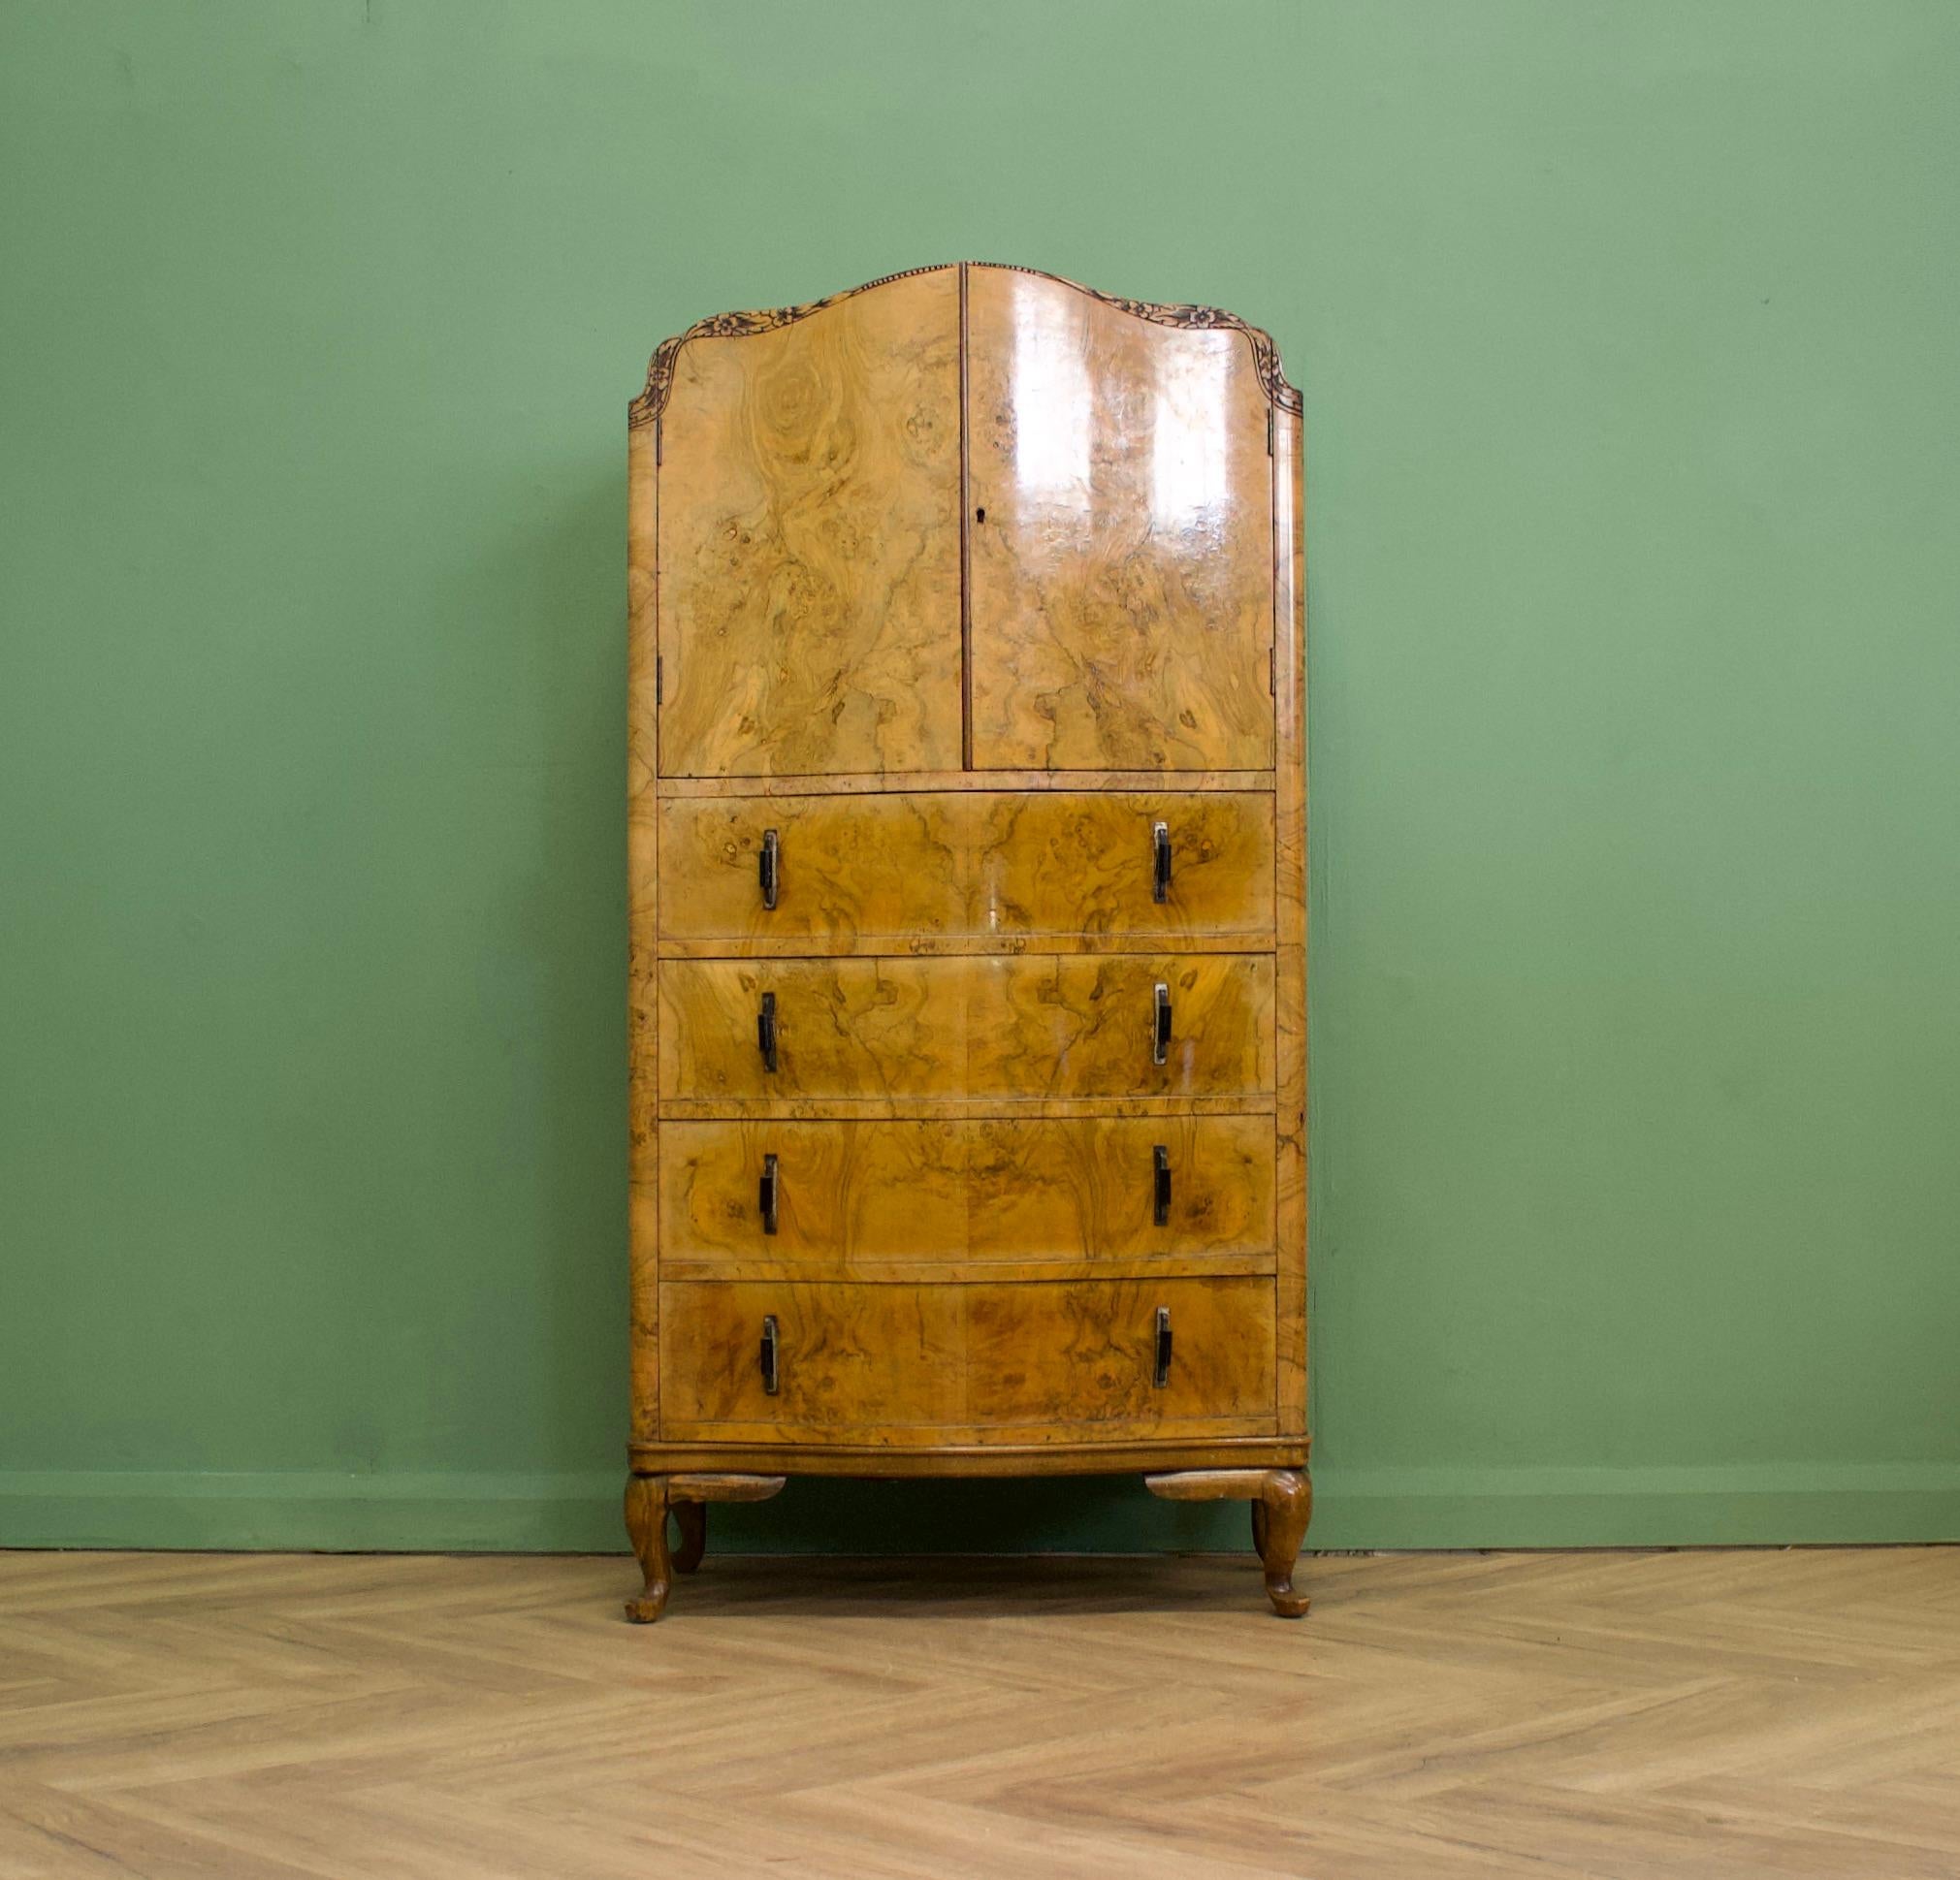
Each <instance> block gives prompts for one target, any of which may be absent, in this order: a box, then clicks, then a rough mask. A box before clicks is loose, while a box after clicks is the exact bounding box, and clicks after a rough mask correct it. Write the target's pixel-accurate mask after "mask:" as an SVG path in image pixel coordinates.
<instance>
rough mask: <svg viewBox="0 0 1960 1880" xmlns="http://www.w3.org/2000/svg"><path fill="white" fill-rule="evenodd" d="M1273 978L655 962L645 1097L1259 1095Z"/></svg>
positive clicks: (1235, 966) (864, 963)
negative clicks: (652, 1086) (650, 1086)
mask: <svg viewBox="0 0 1960 1880" xmlns="http://www.w3.org/2000/svg"><path fill="white" fill-rule="evenodd" d="M1272 974H1273V967H1272V959H1271V957H1270V955H1260V954H1242V953H1200V954H1186V955H1183V956H1181V957H1177V956H1163V955H1148V954H1130V953H1125V954H1101V955H1061V956H1040V957H1036V956H1019V957H1015V958H1012V959H992V958H980V957H970V958H958V959H938V960H915V959H887V958H876V959H871V958H861V957H860V958H855V959H837V960H663V961H662V962H661V963H660V1013H659V1050H660V1097H661V1099H662V1100H663V1101H673V1100H683V1101H725V1102H736V1103H743V1104H750V1105H754V1104H764V1105H766V1104H769V1103H772V1102H780V1101H796V1102H802V1103H805V1104H808V1103H810V1102H819V1103H821V1102H827V1101H844V1102H853V1101H856V1102H861V1101H866V1100H871V1101H877V1102H882V1103H903V1102H905V1101H908V1100H916V1099H924V1098H979V1097H987V1098H999V1099H1016V1098H1040V1099H1055V1098H1060V1099H1076V1098H1123V1097H1175V1098H1187V1097H1240V1096H1258V1095H1264V1094H1267V1093H1269V1092H1270V1091H1271V1089H1272V1073H1273V1012H1272V983H1273V980H1272ZM1160 989H1161V991H1160ZM1160 1007H1161V1009H1162V1011H1163V1019H1162V1025H1163V1030H1164V1040H1163V1044H1162V1048H1161V1051H1160V1050H1159V1048H1158V1046H1157V1041H1156V1037H1157V1027H1158V1024H1159V1019H1158V1013H1159V1010H1160ZM1159 1056H1161V1058H1162V1060H1163V1061H1162V1062H1161V1063H1159V1062H1157V1059H1158V1057H1159ZM772 1063H773V1068H772V1067H771V1066H772Z"/></svg>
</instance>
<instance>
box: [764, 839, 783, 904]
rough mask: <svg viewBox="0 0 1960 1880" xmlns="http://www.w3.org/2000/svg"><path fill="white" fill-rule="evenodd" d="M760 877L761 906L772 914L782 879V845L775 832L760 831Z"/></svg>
mask: <svg viewBox="0 0 1960 1880" xmlns="http://www.w3.org/2000/svg"><path fill="white" fill-rule="evenodd" d="M760 869H761V876H762V905H763V907H765V908H768V909H769V910H770V911H771V912H772V913H773V912H774V911H775V908H776V892H777V888H778V886H779V885H780V883H781V881H782V878H783V844H782V843H781V842H780V841H779V840H778V838H777V835H776V832H775V830H773V829H765V830H763V831H762V854H761V861H760Z"/></svg>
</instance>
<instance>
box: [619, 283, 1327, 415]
mask: <svg viewBox="0 0 1960 1880" xmlns="http://www.w3.org/2000/svg"><path fill="white" fill-rule="evenodd" d="M958 265H960V264H957V263H952V262H945V263H940V264H938V265H937V266H935V267H931V268H905V269H901V270H900V271H898V272H897V273H895V274H881V275H880V276H879V277H878V278H877V279H876V280H874V281H866V282H865V283H864V284H863V286H861V287H847V288H846V289H845V290H844V291H843V292H842V293H841V294H831V295H828V296H826V297H825V298H824V299H823V300H820V301H804V302H801V303H798V304H797V305H795V306H778V307H765V308H761V309H758V310H756V311H754V312H743V313H717V314H713V315H711V316H710V317H709V318H708V319H705V320H697V321H695V322H694V324H693V325H692V326H691V327H690V328H689V329H688V330H687V332H686V333H679V334H676V335H674V336H673V337H672V338H671V339H663V340H661V341H660V343H659V346H658V347H657V348H656V349H655V352H654V356H653V358H652V360H651V361H649V362H648V366H647V383H646V389H645V390H644V391H643V392H641V394H640V396H639V397H638V398H635V399H634V400H633V401H632V403H631V404H629V405H628V406H627V425H628V426H629V427H631V428H633V429H637V428H638V427H640V426H642V425H651V424H653V423H655V422H656V421H657V420H658V419H659V415H660V413H661V411H663V410H664V409H665V408H666V403H667V398H668V395H669V394H670V393H671V392H672V391H673V388H674V365H675V362H676V361H677V360H678V359H679V358H680V355H681V348H682V347H683V346H685V345H686V344H687V343H688V341H689V340H691V339H734V338H740V337H741V336H743V335H747V334H753V333H771V332H773V331H774V330H775V329H776V328H778V327H787V326H792V325H793V324H794V323H795V322H796V321H798V320H802V319H805V318H807V317H808V316H809V315H810V314H813V313H820V312H821V311H822V310H823V309H824V308H825V307H827V306H836V305H837V304H838V303H840V302H843V301H848V300H850V299H851V297H852V296H853V295H856V294H868V293H870V292H871V290H872V289H873V288H874V287H884V286H885V285H886V284H887V283H888V282H891V281H896V280H905V279H908V278H909V277H910V276H912V275H914V274H932V273H937V272H939V271H940V269H941V268H943V267H955V266H958ZM966 265H968V266H971V267H975V268H999V269H1004V270H1006V271H1009V272H1012V273H1016V274H1036V275H1039V276H1040V277H1041V278H1042V279H1044V280H1052V281H1060V282H1061V284H1062V285H1063V286H1064V287H1073V288H1074V289H1075V290H1076V293H1078V294H1086V295H1088V296H1089V297H1090V299H1091V300H1097V301H1101V302H1102V303H1104V304H1105V305H1106V306H1113V307H1116V308H1118V309H1119V310H1120V311H1122V312H1124V313H1130V314H1134V315H1136V317H1137V318H1138V319H1140V320H1149V321H1151V322H1153V323H1154V324H1155V325H1157V326H1160V327H1183V328H1186V329H1190V330H1193V331H1201V332H1205V331H1223V332H1228V333H1242V334H1243V335H1245V337H1246V340H1247V341H1248V342H1249V344H1250V345H1251V347H1252V363H1253V369H1254V370H1255V371H1256V372H1257V373H1258V374H1259V383H1260V386H1261V388H1262V389H1263V390H1264V391H1265V393H1266V396H1267V398H1268V399H1269V401H1270V402H1271V403H1272V404H1274V405H1276V406H1278V408H1279V409H1280V410H1282V411H1291V412H1295V413H1299V412H1300V411H1301V410H1302V409H1303V405H1302V401H1301V396H1300V393H1299V391H1298V390H1297V389H1296V388H1295V387H1293V386H1292V385H1289V384H1288V383H1287V380H1286V374H1285V372H1284V371H1283V370H1282V369H1281V367H1280V364H1279V348H1278V347H1277V346H1275V345H1274V344H1273V343H1272V335H1270V334H1269V333H1267V332H1266V331H1265V330H1264V329H1263V328H1261V327H1255V326H1252V325H1250V324H1249V323H1248V322H1246V321H1244V320H1241V319H1240V318H1239V317H1238V315H1237V314H1236V313H1228V312H1226V311H1225V310H1224V308H1222V307H1215V306H1180V305H1173V304H1166V303H1161V302H1157V301H1130V300H1124V299H1122V298H1121V297H1120V296H1118V295H1115V294H1104V293H1101V292H1099V291H1098V290H1097V289H1095V288H1093V287H1084V286H1083V285H1082V284H1081V282H1080V281H1072V280H1069V279H1067V278H1066V277H1064V276H1063V275H1061V274H1050V273H1048V272H1046V271H1044V270H1043V269H1040V268H1021V267H1017V266H1015V265H1014V264H1013V263H1012V262H999V261H976V262H972V263H969V264H966Z"/></svg>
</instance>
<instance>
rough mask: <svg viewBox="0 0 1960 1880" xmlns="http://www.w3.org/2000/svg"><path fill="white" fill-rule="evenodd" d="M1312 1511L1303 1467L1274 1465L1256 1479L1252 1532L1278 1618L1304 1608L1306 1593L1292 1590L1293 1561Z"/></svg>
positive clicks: (1291, 1616) (1294, 1616)
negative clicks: (1279, 1467) (1259, 1479)
mask: <svg viewBox="0 0 1960 1880" xmlns="http://www.w3.org/2000/svg"><path fill="white" fill-rule="evenodd" d="M1311 1514H1313V1483H1312V1482H1310V1481H1309V1480H1308V1478H1307V1474H1306V1471H1305V1470H1303V1469H1274V1470H1272V1471H1270V1473H1269V1474H1268V1475H1267V1476H1266V1478H1265V1479H1264V1480H1263V1481H1262V1482H1260V1484H1259V1499H1258V1501H1256V1502H1254V1503H1253V1505H1252V1534H1253V1539H1254V1540H1255V1541H1256V1542H1257V1543H1258V1545H1259V1561H1260V1565H1261V1566H1263V1567H1264V1568H1265V1569H1266V1597H1267V1598H1268V1599H1269V1600H1270V1601H1271V1602H1272V1609H1273V1610H1274V1611H1275V1612H1277V1613H1278V1614H1279V1616H1280V1617H1281V1618H1282V1619H1297V1618H1299V1617H1300V1616H1301V1614H1302V1613H1303V1612H1304V1611H1305V1610H1306V1608H1307V1596H1306V1595H1305V1594H1304V1593H1296V1592H1295V1591H1294V1590H1293V1563H1294V1562H1295V1561H1296V1560H1297V1559H1299V1557H1300V1544H1301V1542H1302V1541H1303V1540H1305V1539H1306V1523H1307V1519H1308V1517H1309V1516H1310V1515H1311Z"/></svg>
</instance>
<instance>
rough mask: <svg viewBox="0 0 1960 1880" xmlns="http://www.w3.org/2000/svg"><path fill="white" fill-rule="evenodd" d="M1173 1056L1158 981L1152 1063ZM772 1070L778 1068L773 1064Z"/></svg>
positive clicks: (1166, 999)
mask: <svg viewBox="0 0 1960 1880" xmlns="http://www.w3.org/2000/svg"><path fill="white" fill-rule="evenodd" d="M1170 1056H1171V988H1170V987H1169V986H1167V985H1166V984H1165V983H1164V982H1163V980H1161V979H1159V980H1158V981H1157V1017H1156V1022H1155V1024H1154V1025H1153V1026H1152V1028H1151V1032H1150V1062H1151V1063H1152V1064H1165V1063H1168V1062H1169V1060H1170ZM769 1068H770V1069H771V1070H774V1069H775V1068H776V1067H775V1065H774V1064H773V1063H772V1064H771V1065H770V1067H769Z"/></svg>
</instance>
